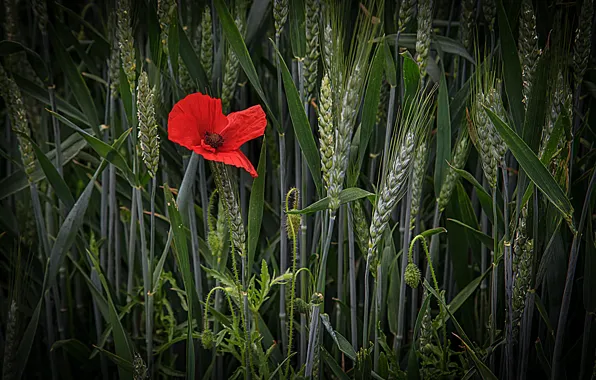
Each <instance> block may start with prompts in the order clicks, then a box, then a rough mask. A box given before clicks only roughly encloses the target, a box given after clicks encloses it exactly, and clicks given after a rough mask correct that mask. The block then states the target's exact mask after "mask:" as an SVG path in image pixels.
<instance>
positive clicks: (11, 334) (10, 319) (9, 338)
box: [2, 299, 19, 379]
mask: <svg viewBox="0 0 596 380" xmlns="http://www.w3.org/2000/svg"><path fill="white" fill-rule="evenodd" d="M18 311H19V309H18V307H17V303H16V302H15V300H14V299H13V300H12V301H11V302H10V309H9V310H8V316H7V318H6V320H7V321H6V330H5V331H6V337H5V341H4V361H3V365H2V378H3V379H14V378H15V377H16V373H15V368H14V367H15V365H14V364H15V361H16V353H17V349H18V347H19V342H18V341H17V328H18V326H17V321H18Z"/></svg>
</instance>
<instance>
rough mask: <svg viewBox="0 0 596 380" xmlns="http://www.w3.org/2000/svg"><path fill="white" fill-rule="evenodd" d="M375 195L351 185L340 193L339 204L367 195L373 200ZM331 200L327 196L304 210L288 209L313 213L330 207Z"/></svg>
mask: <svg viewBox="0 0 596 380" xmlns="http://www.w3.org/2000/svg"><path fill="white" fill-rule="evenodd" d="M374 196H375V194H373V193H370V192H368V191H366V190H363V189H360V188H358V187H350V188H348V189H343V190H342V191H341V193H340V194H339V204H340V205H342V204H344V203H349V202H353V201H355V200H358V199H362V198H365V197H368V198H369V199H370V200H371V202H372V201H373V199H374ZM329 201H330V200H329V197H325V198H323V199H321V200H318V201H316V202H315V203H313V204H311V205H309V206H307V207H305V208H303V209H302V210H290V211H288V214H312V213H314V212H318V211H323V210H326V209H328V208H329Z"/></svg>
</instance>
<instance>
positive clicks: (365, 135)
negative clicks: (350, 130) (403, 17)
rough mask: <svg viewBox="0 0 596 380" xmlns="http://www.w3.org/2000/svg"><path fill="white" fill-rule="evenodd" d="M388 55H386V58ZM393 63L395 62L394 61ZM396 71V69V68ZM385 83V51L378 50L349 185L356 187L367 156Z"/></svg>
mask: <svg viewBox="0 0 596 380" xmlns="http://www.w3.org/2000/svg"><path fill="white" fill-rule="evenodd" d="M386 55H387V54H385V56H386ZM392 61H393V60H392ZM394 71H395V68H394ZM382 83H383V50H382V49H377V52H376V53H375V57H374V59H373V62H372V66H371V68H370V74H369V77H368V85H367V87H366V95H365V96H364V105H363V107H362V119H361V122H360V141H359V143H358V158H357V161H356V163H355V164H354V167H353V168H352V169H351V170H350V171H349V172H348V176H349V178H348V183H349V184H350V185H351V186H355V185H356V182H357V181H358V177H359V174H360V170H361V168H362V162H363V161H364V156H365V154H366V148H367V146H368V142H369V141H370V138H371V136H372V133H373V130H374V127H375V123H376V118H377V110H378V107H379V101H380V99H381V84H382Z"/></svg>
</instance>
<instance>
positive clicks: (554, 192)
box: [485, 108, 575, 232]
mask: <svg viewBox="0 0 596 380" xmlns="http://www.w3.org/2000/svg"><path fill="white" fill-rule="evenodd" d="M485 109H486V112H487V114H488V116H489V117H490V119H491V121H492V122H493V125H494V126H495V129H496V130H497V131H498V132H499V134H500V135H501V137H502V138H503V140H504V141H505V143H506V144H507V146H508V147H509V149H510V150H511V153H513V156H514V157H515V159H516V160H517V161H518V162H519V165H520V166H521V168H522V169H523V170H524V172H525V173H526V174H527V175H528V177H529V178H530V180H532V182H534V184H535V185H536V187H538V188H539V189H540V190H541V191H542V193H544V195H545V196H546V197H547V198H548V200H549V201H551V203H552V204H553V205H554V206H555V207H556V208H557V209H558V210H559V211H561V213H562V214H563V217H564V218H565V220H566V221H567V224H568V225H569V227H570V228H571V230H572V231H574V232H575V226H574V225H573V206H572V205H571V202H570V201H569V198H568V197H567V195H566V194H565V193H564V192H563V190H562V189H561V187H560V186H559V184H558V183H557V181H556V180H555V179H554V178H553V176H552V175H551V174H550V172H549V171H548V169H547V168H546V167H544V165H543V164H542V163H541V162H540V160H539V159H538V157H537V156H536V154H534V152H532V149H530V147H528V145H527V144H526V143H525V142H524V141H523V140H522V139H521V138H520V137H519V136H518V135H517V133H515V131H513V130H512V129H511V128H509V126H508V125H507V124H505V123H504V122H503V121H502V120H501V119H500V118H499V117H498V116H497V115H495V114H494V113H493V112H492V111H491V110H490V109H488V108H485Z"/></svg>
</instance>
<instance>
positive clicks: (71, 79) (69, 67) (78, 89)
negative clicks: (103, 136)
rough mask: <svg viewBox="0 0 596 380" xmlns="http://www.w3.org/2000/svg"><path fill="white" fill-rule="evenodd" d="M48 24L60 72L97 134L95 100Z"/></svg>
mask: <svg viewBox="0 0 596 380" xmlns="http://www.w3.org/2000/svg"><path fill="white" fill-rule="evenodd" d="M48 26H49V30H50V40H51V41H52V45H53V46H54V50H53V52H54V55H55V57H56V61H57V63H58V65H59V66H60V67H61V68H62V72H63V73H64V76H65V77H66V80H67V82H68V85H69V86H70V89H71V90H72V92H73V93H74V95H75V96H74V98H75V100H76V101H77V103H78V104H79V106H80V107H81V109H82V110H83V113H84V114H85V117H86V119H87V121H88V123H89V125H90V126H91V129H92V130H93V132H94V133H95V135H97V136H99V135H100V132H99V125H100V122H99V116H98V115H97V109H96V108H95V102H94V101H93V98H92V97H91V92H90V91H89V88H88V87H87V84H86V83H85V80H84V79H83V77H82V76H81V73H80V72H79V69H78V68H77V66H76V64H75V63H74V61H73V60H72V58H71V56H70V55H69V54H68V52H67V51H66V48H65V47H64V45H63V44H62V41H60V39H59V38H58V36H57V34H56V31H55V30H54V29H53V27H52V25H51V24H49V25H48Z"/></svg>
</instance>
